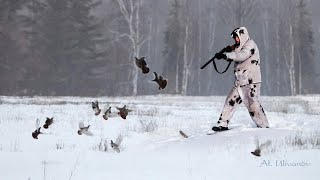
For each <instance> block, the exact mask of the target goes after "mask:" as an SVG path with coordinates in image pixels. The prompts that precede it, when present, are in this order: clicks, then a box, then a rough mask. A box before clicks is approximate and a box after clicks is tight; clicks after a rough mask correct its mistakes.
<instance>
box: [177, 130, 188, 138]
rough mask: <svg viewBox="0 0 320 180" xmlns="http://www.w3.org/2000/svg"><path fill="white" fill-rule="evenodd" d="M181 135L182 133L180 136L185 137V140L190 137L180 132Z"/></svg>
mask: <svg viewBox="0 0 320 180" xmlns="http://www.w3.org/2000/svg"><path fill="white" fill-rule="evenodd" d="M179 133H180V135H181V136H182V137H184V138H188V136H187V135H186V134H185V133H184V132H182V131H179Z"/></svg>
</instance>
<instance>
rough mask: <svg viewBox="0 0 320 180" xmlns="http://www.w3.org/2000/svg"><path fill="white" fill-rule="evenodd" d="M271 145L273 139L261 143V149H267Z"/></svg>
mask: <svg viewBox="0 0 320 180" xmlns="http://www.w3.org/2000/svg"><path fill="white" fill-rule="evenodd" d="M270 145H271V141H270V140H268V141H267V142H265V143H263V144H261V146H260V149H265V148H267V147H268V146H270Z"/></svg>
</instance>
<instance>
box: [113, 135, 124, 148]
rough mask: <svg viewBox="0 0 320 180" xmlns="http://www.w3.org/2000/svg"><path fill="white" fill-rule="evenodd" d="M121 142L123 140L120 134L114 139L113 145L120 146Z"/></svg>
mask: <svg viewBox="0 0 320 180" xmlns="http://www.w3.org/2000/svg"><path fill="white" fill-rule="evenodd" d="M122 140H123V136H122V135H121V134H120V135H119V136H118V137H117V139H116V142H115V143H116V144H117V145H118V146H120V144H121V142H122Z"/></svg>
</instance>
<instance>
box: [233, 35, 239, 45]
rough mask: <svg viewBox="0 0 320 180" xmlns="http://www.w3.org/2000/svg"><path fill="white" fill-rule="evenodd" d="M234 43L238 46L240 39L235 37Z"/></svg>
mask: <svg viewBox="0 0 320 180" xmlns="http://www.w3.org/2000/svg"><path fill="white" fill-rule="evenodd" d="M234 40H235V41H236V44H239V43H240V39H239V37H238V36H236V38H235V39H234Z"/></svg>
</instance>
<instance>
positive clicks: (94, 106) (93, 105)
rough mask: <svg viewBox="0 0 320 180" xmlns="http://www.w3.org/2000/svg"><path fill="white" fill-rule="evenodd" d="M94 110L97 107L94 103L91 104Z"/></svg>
mask: <svg viewBox="0 0 320 180" xmlns="http://www.w3.org/2000/svg"><path fill="white" fill-rule="evenodd" d="M96 108H97V105H96V104H95V103H94V102H92V109H93V110H95V109H96Z"/></svg>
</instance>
